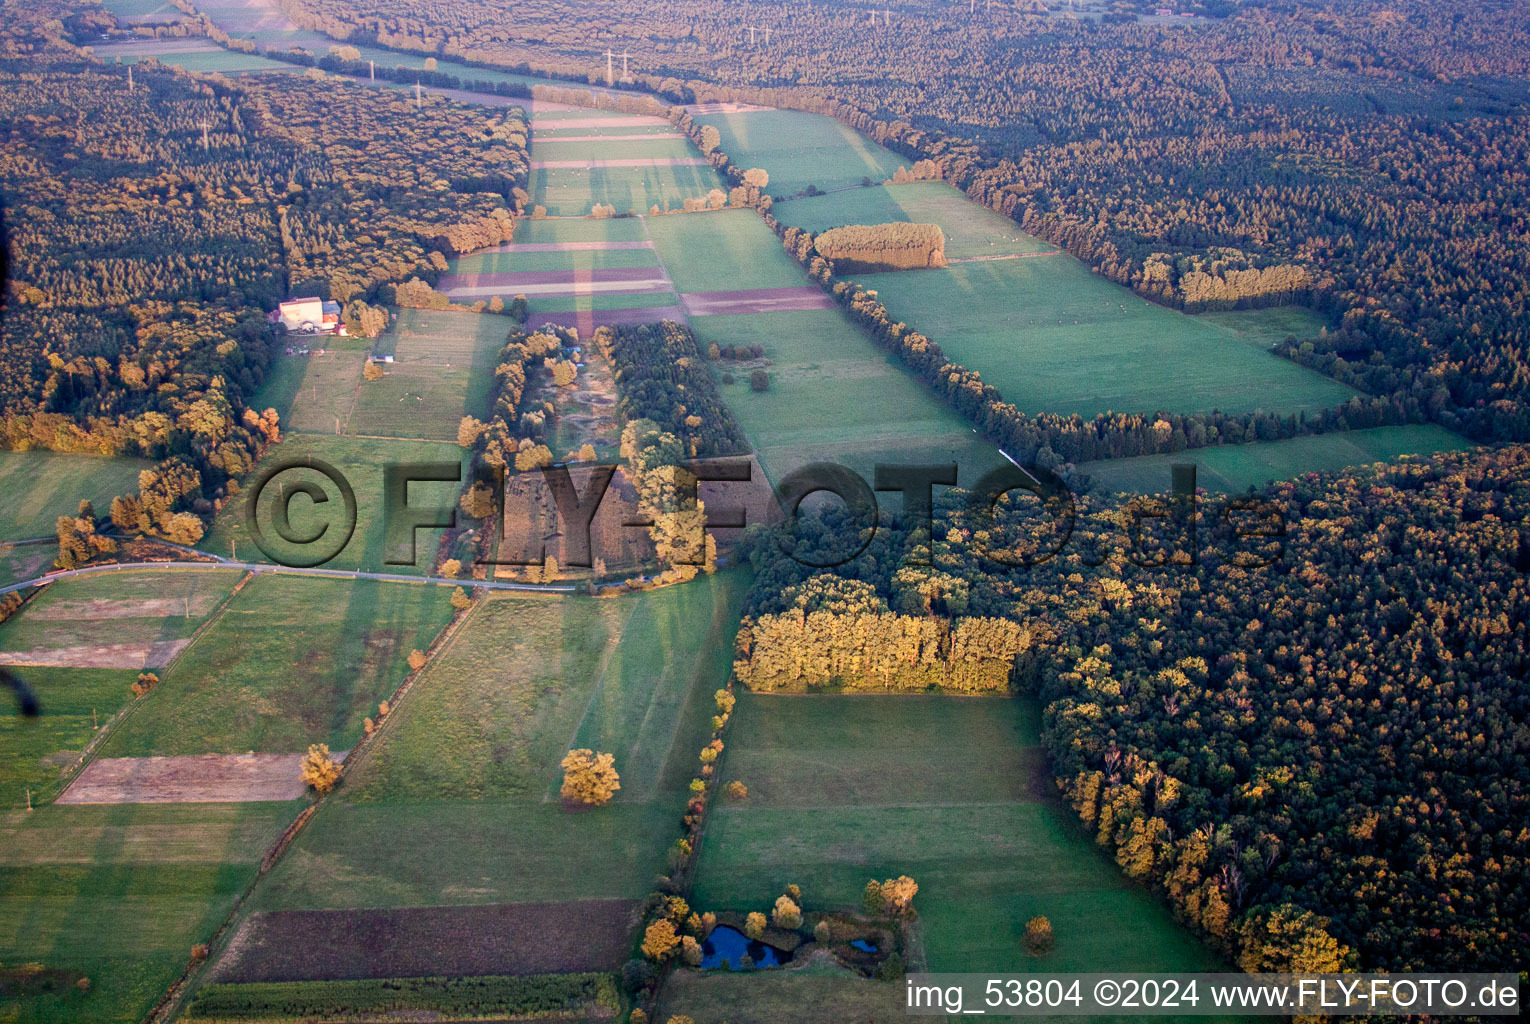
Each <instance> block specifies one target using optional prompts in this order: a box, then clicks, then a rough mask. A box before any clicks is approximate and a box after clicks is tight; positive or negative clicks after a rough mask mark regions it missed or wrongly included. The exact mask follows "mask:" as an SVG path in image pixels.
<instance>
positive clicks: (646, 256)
mask: <svg viewBox="0 0 1530 1024" xmlns="http://www.w3.org/2000/svg"><path fill="white" fill-rule="evenodd" d="M658 265H659V259H658V257H657V256H655V255H654V252H653V250H652V249H571V250H564V251H563V252H514V251H511V252H503V251H492V250H491V251H489V252H485V253H479V254H477V255H473V256H459V257H458V258H457V259H455V260H449V261H448V262H447V266H448V268H449V269H450V270H451V272H452V273H454V274H506V273H523V272H527V271H548V270H554V271H572V270H611V269H615V268H624V267H656V266H658ZM506 291H509V292H512V293H513V292H514V291H515V288H514V286H510V287H507V288H506Z"/></svg>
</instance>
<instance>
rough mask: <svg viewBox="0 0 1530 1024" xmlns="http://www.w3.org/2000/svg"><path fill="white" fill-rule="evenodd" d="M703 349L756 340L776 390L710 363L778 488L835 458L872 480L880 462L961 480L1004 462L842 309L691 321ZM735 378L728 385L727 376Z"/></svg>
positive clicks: (730, 367) (731, 368)
mask: <svg viewBox="0 0 1530 1024" xmlns="http://www.w3.org/2000/svg"><path fill="white" fill-rule="evenodd" d="M690 322H691V327H692V328H693V329H694V330H695V332H696V337H697V339H698V340H699V341H700V343H701V346H702V347H703V348H705V347H706V346H707V345H708V344H709V343H712V342H716V343H717V344H718V346H719V347H721V346H723V345H754V344H758V345H760V346H762V347H763V348H764V350H765V357H766V358H767V359H769V360H771V365H770V366H769V367H768V368H767V372H768V373H769V374H770V387H769V389H768V390H766V391H763V392H761V391H754V390H753V389H752V388H751V387H750V384H749V371H748V370H747V369H743V368H738V367H734V366H733V365H732V364H729V363H727V362H716V363H712V364H710V365H711V366H712V372H713V374H714V376H715V377H716V378H717V379H718V382H719V387H720V388H721V391H722V395H723V398H724V400H725V401H727V403H728V407H729V408H730V409H731V410H732V411H733V415H734V417H735V418H736V419H737V420H738V422H739V425H740V426H741V427H743V428H744V432H745V434H746V435H747V436H748V438H749V442H750V444H751V445H752V446H753V447H754V450H755V453H756V454H757V455H758V456H759V457H760V461H761V464H762V465H763V466H764V467H765V472H766V473H767V474H768V475H769V476H770V478H771V481H772V482H776V481H779V480H780V479H781V478H782V477H783V476H784V475H785V474H787V473H789V472H790V471H791V470H793V469H795V468H797V467H798V466H801V465H804V464H806V463H809V462H822V461H828V462H836V463H840V464H842V465H846V466H849V467H850V468H852V469H854V470H856V471H857V472H859V473H860V474H861V475H862V476H864V477H866V479H868V480H870V479H871V477H872V474H873V471H874V467H875V465H876V463H878V462H887V463H937V462H956V463H957V464H958V466H959V473H960V476H959V479H960V480H961V481H962V482H963V483H969V482H971V481H975V480H976V479H977V477H978V476H980V475H981V474H982V473H984V472H986V471H987V470H988V469H991V468H992V467H993V466H994V465H996V464H997V463H998V460H999V458H1000V456H999V455H998V452H997V450H996V449H995V448H994V447H993V446H992V445H991V444H989V443H987V442H986V441H984V440H983V439H982V438H980V437H979V436H978V435H977V434H976V433H974V432H973V429H972V427H971V426H970V425H969V424H968V423H967V422H966V421H965V420H963V419H962V418H961V416H960V415H958V414H957V413H956V412H955V411H954V410H952V409H951V408H950V407H948V406H946V405H945V404H944V403H942V402H940V401H939V400H938V399H937V398H935V396H934V395H932V394H930V393H929V392H928V391H927V390H925V389H924V388H923V387H922V386H920V384H919V383H918V382H917V381H916V380H915V379H914V377H913V376H912V375H911V374H910V373H909V372H908V371H907V370H905V369H904V368H903V367H902V366H901V365H899V364H898V363H896V362H894V361H893V359H892V358H891V357H890V356H888V355H887V354H886V353H884V352H882V351H880V350H879V349H877V348H876V347H875V346H874V345H872V343H871V342H870V341H869V340H867V338H866V337H865V335H864V334H862V333H861V332H860V331H859V330H858V329H857V328H856V327H855V326H854V325H853V324H851V323H850V322H849V321H848V320H846V319H845V316H844V314H843V313H841V312H840V311H839V310H837V309H821V310H803V311H799V312H792V313H751V314H742V315H737V316H701V317H692V318H691V321H690ZM724 374H731V375H732V376H733V377H734V382H733V383H732V384H726V383H722V379H723V375H724Z"/></svg>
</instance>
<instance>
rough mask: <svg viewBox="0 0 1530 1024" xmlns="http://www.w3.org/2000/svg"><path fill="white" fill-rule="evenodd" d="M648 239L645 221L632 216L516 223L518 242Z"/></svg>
mask: <svg viewBox="0 0 1530 1024" xmlns="http://www.w3.org/2000/svg"><path fill="white" fill-rule="evenodd" d="M647 237H648V236H647V235H646V234H645V233H644V231H643V222H642V221H640V220H637V219H635V218H632V217H616V218H607V219H603V220H591V219H589V218H583V217H581V218H566V217H558V218H545V219H541V220H518V221H516V222H515V241H516V242H517V243H520V242H532V243H547V242H641V241H642V240H643V239H645V238H647Z"/></svg>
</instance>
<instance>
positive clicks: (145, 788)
mask: <svg viewBox="0 0 1530 1024" xmlns="http://www.w3.org/2000/svg"><path fill="white" fill-rule="evenodd" d="M331 756H332V757H334V758H335V759H336V760H339V761H343V760H344V759H345V752H344V751H340V752H338V753H333V754H331ZM302 764H303V755H302V754H199V755H194V756H190V757H103V758H97V759H96V760H95V761H92V762H91V763H90V765H89V766H88V767H87V768H86V769H85V770H84V771H83V772H81V773H80V777H79V778H77V779H75V780H74V783H73V784H72V785H70V787H69V788H68V789H67V790H65V791H64V793H63V795H62V796H60V797H59V798H58V801H57V802H58V803H61V804H209V803H255V802H259V801H264V800H296V799H297V798H298V797H300V796H302V795H303V793H304V791H305V789H306V788H307V787H305V786H304V785H303V779H302Z"/></svg>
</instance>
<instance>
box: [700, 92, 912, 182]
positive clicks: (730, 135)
mask: <svg viewBox="0 0 1530 1024" xmlns="http://www.w3.org/2000/svg"><path fill="white" fill-rule="evenodd" d="M696 120H698V121H700V122H701V123H702V124H710V125H713V126H715V127H716V128H717V131H718V133H719V134H720V135H721V136H722V147H721V148H722V150H723V152H725V153H727V154H728V156H729V158H730V159H732V161H733V162H734V163H735V164H737V165H738V166H740V167H763V168H764V169H765V170H767V171H769V172H770V186H769V187H768V188H767V189H766V191H767V192H769V193H770V194H771V195H773V196H784V195H791V194H792V193H794V192H797V191H799V190H801V189H804V188H806V187H807V186H809V185H816V186H817V187H818V188H820V189H831V188H842V187H844V186H846V185H856V184H859V183H860V181H861V179H862V178H870V179H871V180H872V181H873V182H881V181H886V180H887V179H888V178H891V177H892V176H893V172H894V171H896V170H897V169H898V168H899V167H907V166H908V165H909V164H908V161H907V160H905V159H903V158H902V157H901V156H898V155H897V154H896V153H893V152H892V151H890V150H887V149H883V148H882V147H881V146H878V145H877V144H876V143H874V142H872V141H871V140H870V139H868V138H865V137H864V136H862V135H859V134H857V133H856V132H855V131H854V130H852V129H850V128H847V127H845V126H844V125H842V124H840V123H839V122H838V121H836V120H834V119H833V118H831V117H823V116H821V115H818V114H804V113H800V112H798V111H795V110H764V111H751V112H749V113H740V114H702V115H699V116H698V117H697V118H696Z"/></svg>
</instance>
